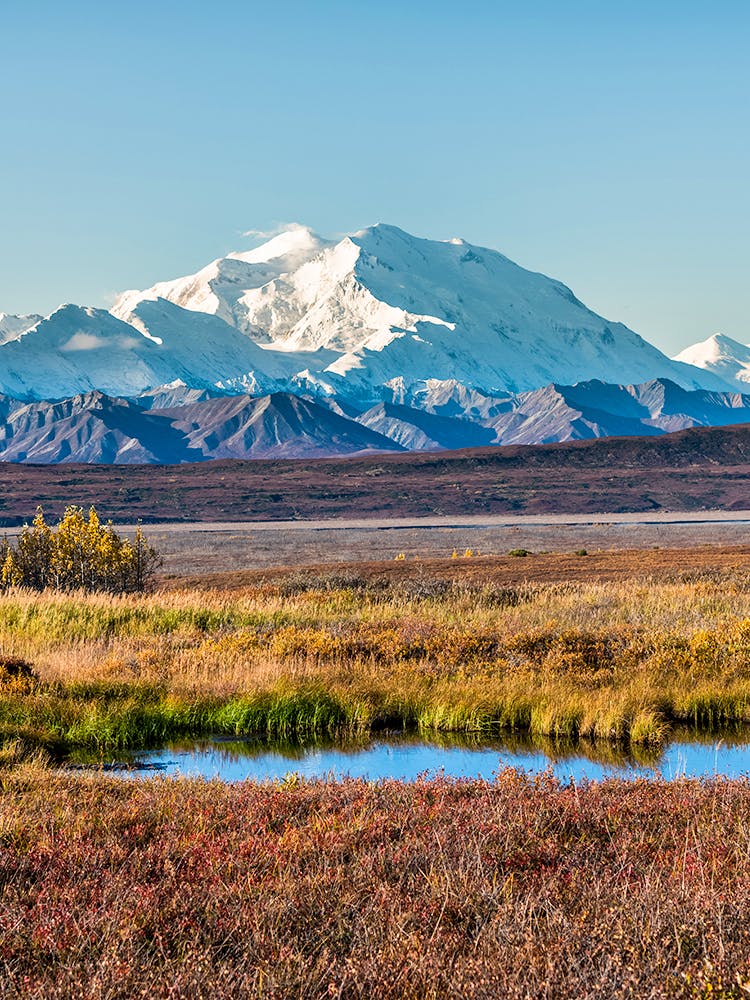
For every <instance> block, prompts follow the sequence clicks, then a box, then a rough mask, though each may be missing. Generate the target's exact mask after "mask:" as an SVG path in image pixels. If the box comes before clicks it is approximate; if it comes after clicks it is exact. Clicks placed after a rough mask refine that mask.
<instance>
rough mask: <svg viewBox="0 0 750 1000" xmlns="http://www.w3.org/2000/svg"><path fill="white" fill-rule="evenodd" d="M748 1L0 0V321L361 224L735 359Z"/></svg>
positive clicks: (748, 162) (748, 328)
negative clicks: (256, 236) (442, 242)
mask: <svg viewBox="0 0 750 1000" xmlns="http://www.w3.org/2000/svg"><path fill="white" fill-rule="evenodd" d="M749 28H750V4H747V3H746V2H722V0H717V2H714V3H712V4H709V3H692V2H690V0H682V2H679V3H677V2H671V0H661V2H659V3H657V4H654V3H641V2H639V0H634V2H630V3H628V4H615V3H611V2H608V0H607V2H605V0H599V2H585V0H583V2H577V0H570V2H568V3H565V4H562V3H559V2H554V3H553V2H549V3H548V2H538V3H535V2H533V0H530V2H527V3H524V4H521V3H518V2H516V3H512V4H511V3H504V2H502V0H500V2H495V3H486V2H483V0H474V2H472V3H467V4H457V3H455V2H450V3H443V2H440V0H436V2H432V3H423V2H420V0H416V2H411V3H404V2H401V3H397V2H390V0H384V2H380V3H369V4H365V3H355V2H349V3H343V2H341V3H340V2H335V0H333V2H327V0H319V2H317V3H314V2H308V3H302V2H296V0H288V2H286V3H284V4H276V3H268V2H263V3H255V2H247V0H246V2H239V0H222V2H221V3H220V4H212V5H209V4H206V3H191V2H190V0H182V2H176V0H161V2H159V0H157V2H151V3H145V2H141V0H130V2H128V3H127V4H102V3H101V2H97V3H93V2H92V3H89V2H82V0H68V2H66V3H64V4H63V3H59V2H47V0H44V2H35V0H23V2H21V0H2V3H0V39H1V46H0V53H1V54H0V311H6V312H30V311H41V312H44V311H49V310H50V309H52V308H54V306H56V305H57V304H58V303H60V302H63V301H75V302H79V303H84V304H92V305H101V304H108V303H109V302H110V301H111V299H112V296H113V295H114V293H115V292H117V291H120V290H122V289H123V288H127V287H143V286H146V285H150V284H151V283H153V282H154V281H156V280H159V279H163V278H169V277H174V276H176V275H178V274H183V273H188V272H190V271H193V270H195V269H197V268H198V267H200V266H202V265H203V264H204V263H207V262H208V261H209V260H210V259H212V258H213V257H216V256H218V255H220V254H222V253H224V252H226V251H227V250H229V249H233V248H234V249H239V248H242V247H245V246H248V245H250V242H249V241H248V240H247V239H243V238H242V236H241V234H242V233H243V232H244V231H245V230H249V229H258V230H265V229H272V228H273V227H274V226H276V225H277V224H278V223H281V222H286V221H299V222H303V223H305V224H307V225H311V226H313V227H314V228H315V229H317V230H318V231H320V232H322V233H323V234H324V235H331V234H335V233H340V232H346V231H351V230H354V229H358V228H362V227H363V226H366V225H369V224H371V223H374V222H378V221H385V222H392V223H395V224H396V225H400V226H401V227H403V228H404V229H407V230H409V231H410V232H413V233H416V234H417V235H422V236H428V237H434V238H440V239H443V238H449V237H452V236H463V237H465V238H466V239H468V240H470V241H472V242H476V243H479V244H483V245H486V246H492V247H495V248H497V249H499V250H502V252H503V253H505V254H507V255H508V256H509V257H511V258H512V259H514V260H516V261H518V262H519V263H521V264H523V265H524V266H526V267H530V268H533V269H534V270H540V271H544V272H545V273H547V274H550V275H552V276H554V277H557V278H559V279H561V280H563V281H565V282H566V283H567V284H569V285H570V286H571V287H572V288H573V289H574V291H575V292H576V294H577V295H578V296H579V297H580V298H581V299H583V301H585V302H586V303H587V304H588V305H590V306H591V307H592V308H594V309H596V310H597V311H598V312H601V313H602V314H604V315H605V316H607V317H608V318H610V319H614V320H622V321H623V322H625V323H627V324H628V325H629V326H631V327H633V328H634V329H635V330H637V331H638V332H639V333H641V334H642V335H643V336H645V337H647V338H648V339H650V340H651V341H653V342H654V343H656V344H657V345H658V346H660V347H662V348H663V349H665V350H667V351H668V352H674V351H676V350H678V349H679V348H681V347H682V346H685V345H686V344H688V343H690V342H692V341H695V340H697V339H703V338H704V337H706V336H708V335H710V334H711V333H713V332H715V331H717V330H721V331H723V332H724V333H727V334H729V335H730V336H733V337H736V338H737V339H739V340H742V341H750V324H748V322H747V314H748V304H749V303H748V298H749V297H750V292H749V291H748V289H749V288H750V283H749V282H748V276H747V271H748V241H749V239H750V236H749V234H750V195H748V178H749V177H750V129H749V128H748V124H749V123H748V107H750V104H749V103H748V97H749V96H750V95H749V94H748V90H749V89H750V88H749V86H748V84H749V83H750V70H748V68H747V65H748V61H747V52H746V49H747V39H748V37H749V32H748V29H749Z"/></svg>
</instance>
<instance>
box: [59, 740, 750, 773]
mask: <svg viewBox="0 0 750 1000" xmlns="http://www.w3.org/2000/svg"><path fill="white" fill-rule="evenodd" d="M68 764H69V765H72V766H74V767H76V766H77V767H90V766H99V767H103V769H105V770H108V771H115V772H118V773H119V772H123V773H130V774H141V775H148V774H151V773H154V772H158V773H162V774H168V775H177V774H181V775H200V776H202V777H207V778H217V777H218V778H220V779H221V780H223V781H242V780H244V779H246V778H250V779H253V780H256V781H267V780H277V779H281V778H284V777H286V776H287V775H289V774H293V773H296V774H299V775H300V776H301V777H304V778H308V779H312V778H333V779H339V778H341V777H344V776H346V775H349V776H351V777H358V778H367V779H369V780H373V781H376V780H379V779H382V778H399V779H402V780H406V781H414V780H415V779H416V778H417V777H419V776H420V775H423V774H434V773H437V772H441V771H442V772H444V773H445V774H448V775H451V776H453V777H457V778H477V777H481V778H487V779H491V778H492V777H493V776H494V775H495V774H496V773H497V772H498V771H499V770H502V768H504V767H517V768H521V769H523V770H525V771H527V772H529V773H531V774H538V773H541V772H542V771H545V770H548V769H551V770H552V772H553V773H554V774H555V775H556V777H558V778H559V779H561V780H563V781H564V780H568V779H570V778H573V779H574V780H575V781H577V782H578V781H582V780H584V779H589V780H599V779H601V778H604V777H607V776H617V777H624V778H629V779H634V778H637V777H654V776H656V775H662V776H663V777H665V778H667V779H670V780H671V779H674V778H678V777H682V776H686V777H703V776H710V775H716V774H719V775H724V776H727V777H738V776H740V775H743V774H750V731H748V730H747V729H736V730H732V731H727V732H723V733H721V735H717V734H708V735H707V734H704V735H700V734H697V733H695V732H694V731H689V730H683V731H676V732H675V733H674V740H673V741H672V742H671V743H670V744H669V745H667V746H666V747H659V748H654V747H629V746H625V745H618V744H613V743H609V742H606V741H598V742H591V741H587V740H579V741H576V742H570V741H563V740H554V739H536V740H532V739H531V738H529V737H528V736H522V735H509V736H505V737H504V738H503V739H495V740H492V739H487V738H486V737H479V736H456V735H448V734H441V735H430V736H429V737H426V736H421V735H418V734H403V733H386V734H382V733H381V734H378V735H377V737H366V736H363V737H355V738H349V739H346V740H337V741H333V740H328V741H325V740H318V741H311V742H292V741H274V742H269V741H264V740H260V739H256V740H245V741H237V740H219V739H216V740H196V741H193V742H190V743H181V744H173V745H170V746H168V747H164V748H161V749H159V750H150V751H146V752H143V753H138V754H134V755H132V756H130V757H125V758H121V759H119V760H110V761H94V760H92V759H90V758H88V759H87V758H86V757H84V756H82V755H80V754H78V755H76V756H74V757H71V758H70V760H69V761H68Z"/></svg>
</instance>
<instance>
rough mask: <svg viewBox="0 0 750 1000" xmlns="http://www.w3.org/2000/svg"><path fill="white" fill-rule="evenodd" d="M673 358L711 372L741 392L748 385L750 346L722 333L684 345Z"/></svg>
mask: <svg viewBox="0 0 750 1000" xmlns="http://www.w3.org/2000/svg"><path fill="white" fill-rule="evenodd" d="M674 360H675V361H679V362H682V363H683V364H687V365H694V366H695V367H696V368H701V369H702V370H703V371H707V372H712V373H713V374H714V375H718V376H719V378H721V379H723V380H724V381H725V382H728V383H729V384H730V385H734V386H736V387H737V388H738V389H740V390H741V391H743V392H744V391H746V390H747V388H748V386H749V385H750V347H748V346H747V345H745V344H741V343H740V342H739V341H738V340H733V339H732V338H731V337H727V336H725V335H724V334H723V333H715V334H714V335H713V337H709V338H708V340H703V341H701V342H700V343H699V344H692V345H691V346H690V347H686V348H685V350H684V351H681V352H680V353H679V354H678V355H677V356H676V357H675V359H674Z"/></svg>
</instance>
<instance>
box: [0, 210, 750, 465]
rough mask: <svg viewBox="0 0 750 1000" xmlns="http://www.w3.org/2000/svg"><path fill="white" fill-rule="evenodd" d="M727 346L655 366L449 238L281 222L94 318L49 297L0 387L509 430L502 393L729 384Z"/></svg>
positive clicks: (15, 341) (15, 339) (14, 329)
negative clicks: (271, 400) (320, 408)
mask: <svg viewBox="0 0 750 1000" xmlns="http://www.w3.org/2000/svg"><path fill="white" fill-rule="evenodd" d="M714 339H715V338H714ZM725 340H728V338H725ZM717 343H718V342H717ZM730 343H732V342H730ZM719 346H720V347H721V345H719ZM739 348H741V345H736V344H735V345H734V347H733V348H732V351H733V352H734V353H733V355H732V356H733V358H734V360H733V361H732V362H731V363H729V362H727V364H728V367H727V364H724V361H721V364H720V363H719V362H718V361H711V358H710V357H708V358H707V357H706V356H703V361H702V363H701V365H700V366H699V367H695V366H693V365H690V364H686V363H684V358H683V357H682V356H681V357H680V358H678V359H676V360H670V359H669V358H667V357H666V356H665V355H664V354H662V353H661V352H660V351H658V350H657V349H656V348H655V347H653V346H651V345H650V344H648V343H647V342H646V341H644V340H642V338H640V337H639V336H638V335H637V334H636V333H634V332H633V331H632V330H629V329H628V328H627V327H625V326H623V325H621V324H619V323H610V322H608V321H607V320H605V319H603V318H602V317H600V316H598V315H597V314H596V313H593V312H592V311H591V310H589V309H587V308H586V307H585V306H584V305H583V304H582V303H581V302H580V301H579V300H578V299H577V298H576V297H575V295H574V294H573V293H572V292H571V291H570V289H568V288H567V287H566V286H565V285H562V284H561V283H560V282H558V281H555V280H553V279H551V278H547V277H545V276H544V275H542V274H537V273H534V272H531V271H527V270H525V269H524V268H522V267H519V266H518V265H517V264H514V263H513V262H512V261H510V260H509V259H508V258H507V257H504V256H503V255H502V254H500V253H498V252H497V251H494V250H487V249H484V248H481V247H476V246H472V245H470V244H468V243H465V242H464V241H462V240H450V241H447V242H438V241H434V240H426V239H419V238H417V237H414V236H410V235H409V234H408V233H405V232H404V231H403V230H401V229H398V228H396V227H395V226H388V225H377V226H373V227H371V228H369V229H364V230H362V231H361V232H359V233H356V234H354V235H352V236H347V237H345V238H344V239H341V240H339V241H338V242H333V241H330V240H326V239H323V238H321V237H319V236H317V235H315V233H313V232H312V231H311V230H309V229H306V228H305V227H303V226H292V227H289V228H288V229H287V230H286V231H284V232H282V233H280V234H278V235H277V236H275V237H273V238H272V239H271V240H269V241H267V242H266V243H264V244H263V245H262V246H260V247H257V248H255V249H253V250H249V251H243V252H236V253H231V254H229V255H228V256H226V257H222V258H220V259H218V260H215V261H213V262H212V263H211V264H209V265H208V266H207V267H205V268H203V269H202V270H201V271H199V272H197V273H196V274H193V275H189V276H187V277H185V278H178V279H175V280H173V281H168V282H161V283H159V284H156V285H154V286H152V287H151V288H150V289H147V290H145V291H142V292H138V291H130V292H125V293H123V294H122V295H121V296H120V297H119V298H118V300H117V303H116V305H115V306H114V308H113V309H112V311H111V312H106V311H104V310H101V309H91V308H84V307H80V306H74V305H66V306H61V307H60V308H59V309H57V310H56V311H55V312H54V313H52V314H51V315H50V316H48V317H46V318H45V319H41V318H39V317H36V316H29V317H8V316H2V317H0V392H2V393H5V394H7V395H9V396H13V397H17V398H21V399H26V400H31V399H59V398H66V397H72V396H75V395H79V394H85V393H87V392H90V391H92V390H100V391H102V392H104V393H106V394H108V395H111V396H117V397H138V396H141V395H142V394H144V393H154V392H155V391H156V390H158V391H159V392H162V390H159V387H160V386H169V385H172V384H173V383H180V385H184V387H185V390H186V393H187V394H184V393H183V392H182V389H179V390H178V391H176V392H175V393H173V394H172V395H171V396H170V395H169V390H166V391H165V392H166V394H164V393H162V395H163V400H164V401H167V402H171V401H174V402H180V403H188V402H191V401H195V399H196V398H197V397H194V396H193V397H191V396H190V394H189V391H188V390H197V391H198V392H199V393H201V392H203V393H207V394H209V395H216V394H217V393H218V395H222V394H232V393H240V394H246V393H249V394H250V395H254V396H267V395H269V394H273V393H279V392H282V393H283V392H291V393H294V394H295V395H298V396H303V397H306V398H314V399H318V400H321V402H325V408H326V409H327V410H328V411H329V412H334V413H335V412H337V411H338V414H339V415H342V416H346V417H350V416H353V415H360V414H362V413H363V412H364V411H367V410H372V409H373V408H378V407H380V409H379V410H378V411H377V413H374V412H373V413H371V414H370V416H369V417H368V420H370V421H373V422H374V425H375V424H376V423H377V424H378V426H380V424H381V423H382V422H383V421H390V425H389V426H391V429H392V432H393V435H395V436H394V440H396V439H397V438H398V434H397V433H396V431H395V428H396V426H397V423H398V422H399V421H401V417H397V416H396V415H395V412H390V411H387V409H384V408H383V407H387V406H394V405H395V406H407V407H410V408H412V409H417V410H421V411H424V412H426V413H431V414H433V415H434V416H436V417H440V418H445V419H453V418H460V419H464V420H465V419H469V420H471V421H473V422H478V423H479V424H480V425H481V426H484V425H485V423H486V421H487V420H491V419H498V420H499V419H500V418H502V417H508V414H509V413H511V411H512V412H513V413H515V416H513V418H512V420H511V423H513V422H514V421H517V420H518V418H519V413H518V402H517V399H518V396H519V394H522V393H525V392H533V391H536V390H538V389H539V387H540V386H542V387H543V386H549V385H550V384H553V383H554V384H558V385H559V384H573V383H576V382H578V381H581V380H591V379H599V380H607V381H609V382H617V383H621V384H623V385H624V384H640V383H643V382H646V381H649V380H653V379H669V380H671V381H672V382H674V383H677V384H679V385H681V386H682V387H683V388H684V389H688V390H692V389H696V388H705V389H709V390H713V391H725V390H727V389H730V388H731V389H735V388H736V387H737V386H738V385H739V384H741V383H742V376H741V372H740V370H739V369H738V367H737V366H738V365H739V364H740V361H739V360H738V358H739V355H738V353H737V351H738V349H739ZM721 349H722V350H723V351H724V353H723V354H721V358H723V359H724V360H726V358H725V355H726V357H728V354H727V349H725V348H724V347H721ZM716 350H717V351H719V348H716ZM742 350H747V351H748V360H747V365H748V369H747V371H748V379H750V349H744V348H743V349H742ZM719 353H721V352H720V351H719ZM704 355H705V352H704ZM717 356H718V354H717ZM722 364H724V367H722ZM742 364H745V362H744V361H743V362H742ZM619 398H620V399H621V402H623V405H628V404H627V403H626V401H625V400H624V397H622V396H620V397H619ZM156 402H157V400H156V397H155V396H154V397H153V398H151V399H150V401H149V399H148V398H147V397H144V401H143V405H144V406H151V407H152V408H153V407H154V406H155V404H156ZM381 404H382V405H381ZM402 416H404V415H403V414H402ZM508 419H509V420H510V417H508ZM561 419H562V424H561V425H560V426H561V428H562V427H563V426H565V427H567V426H568V425H567V423H566V422H565V421H566V419H567V418H564V419H563V418H562V417H561ZM638 419H640V418H638ZM394 421H396V422H397V423H394ZM378 422H380V423H378ZM403 422H404V421H401V423H403ZM406 422H407V423H409V421H406ZM501 422H502V421H501ZM383 426H385V424H383ZM439 426H440V427H442V429H441V430H440V431H439V432H438V430H437V428H438V427H439ZM413 427H417V425H416V424H414V425H412V424H411V423H410V424H409V428H406V427H401V429H400V431H399V432H398V433H399V434H401V435H402V438H403V440H404V441H406V440H407V439H411V440H414V441H415V442H416V441H417V440H420V441H422V443H423V444H424V446H431V445H430V442H431V443H432V444H434V445H436V446H441V447H443V446H444V444H442V442H444V441H447V440H449V439H451V433H452V432H451V431H450V430H449V428H448V425H439V424H432V425H431V426H430V428H427V427H421V428H420V427H417V429H416V430H414V429H413ZM410 428H411V429H410ZM433 432H434V433H433ZM561 433H563V431H562V430H561ZM565 433H567V431H565ZM420 435H422V437H420ZM479 437H480V438H481V437H482V435H481V434H480V435H479Z"/></svg>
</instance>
